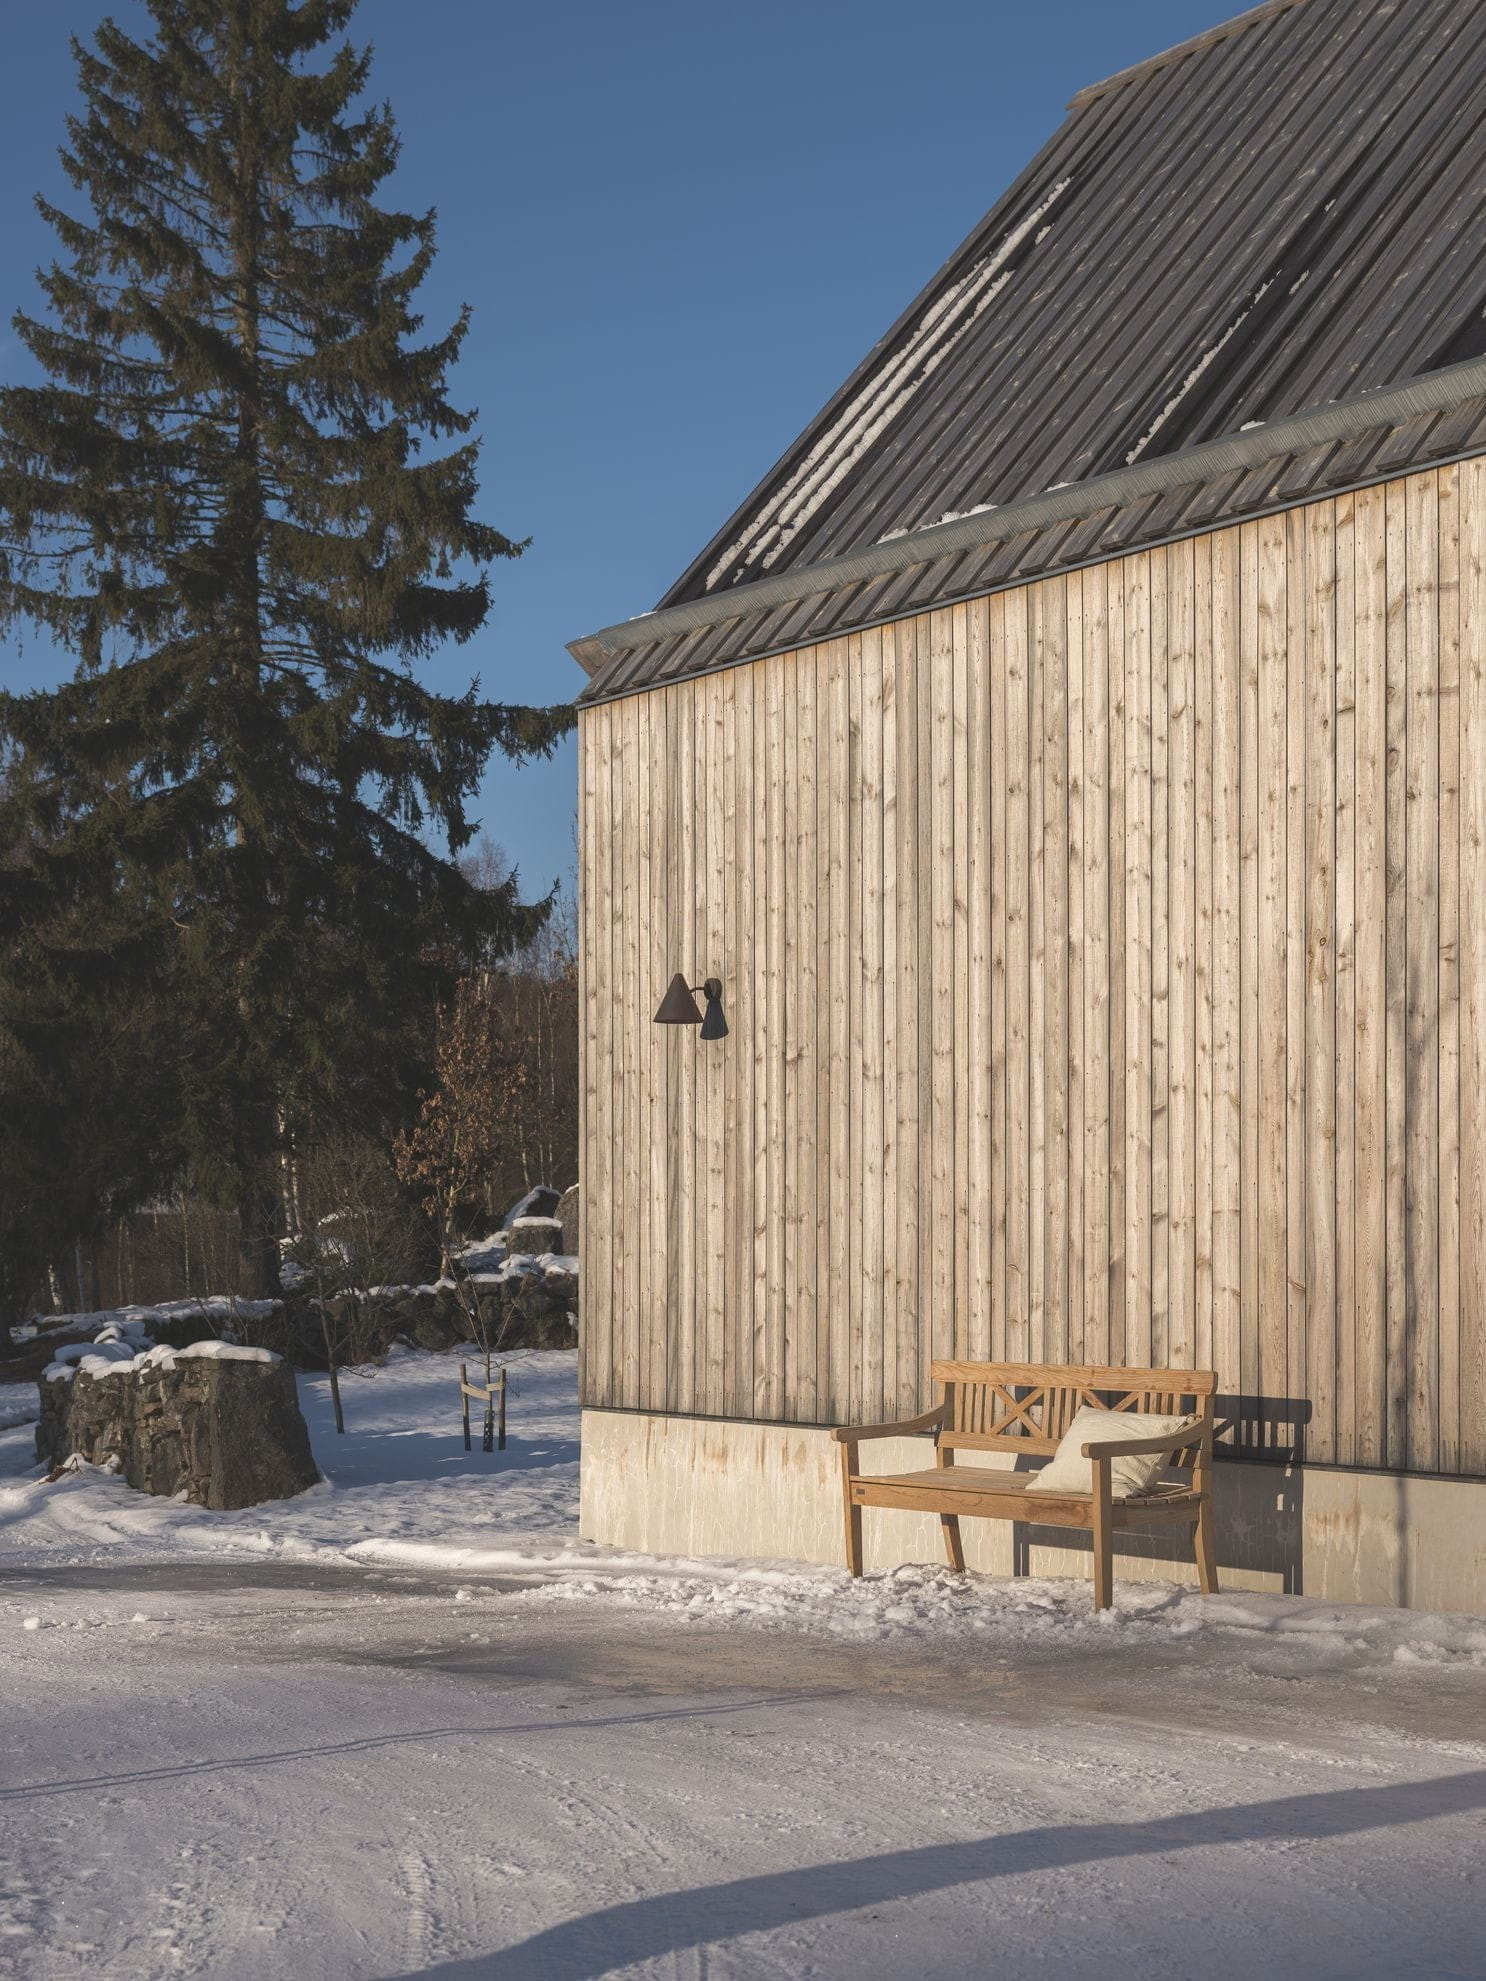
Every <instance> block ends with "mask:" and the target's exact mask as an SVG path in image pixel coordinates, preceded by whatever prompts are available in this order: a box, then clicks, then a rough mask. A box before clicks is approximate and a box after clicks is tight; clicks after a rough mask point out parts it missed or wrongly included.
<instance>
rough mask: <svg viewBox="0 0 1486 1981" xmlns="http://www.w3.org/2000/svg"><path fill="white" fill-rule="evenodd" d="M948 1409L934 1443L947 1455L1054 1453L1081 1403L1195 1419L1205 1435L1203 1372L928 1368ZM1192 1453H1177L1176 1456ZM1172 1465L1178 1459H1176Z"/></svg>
mask: <svg viewBox="0 0 1486 1981" xmlns="http://www.w3.org/2000/svg"><path fill="white" fill-rule="evenodd" d="M930 1374H931V1375H932V1377H933V1379H934V1382H935V1383H936V1384H937V1385H938V1387H939V1391H940V1395H941V1397H942V1399H943V1401H944V1403H945V1404H946V1405H947V1406H948V1407H947V1410H946V1414H945V1420H944V1428H943V1430H942V1431H941V1432H940V1433H939V1443H940V1444H941V1445H942V1446H947V1447H949V1448H950V1449H951V1450H953V1449H954V1448H956V1447H959V1448H960V1449H963V1450H969V1451H1023V1452H1027V1453H1028V1454H1029V1455H1030V1454H1040V1453H1043V1452H1051V1451H1055V1450H1056V1449H1057V1446H1058V1440H1059V1439H1060V1438H1061V1437H1062V1435H1063V1433H1064V1432H1065V1431H1066V1430H1067V1429H1068V1426H1069V1425H1070V1424H1071V1423H1072V1422H1073V1418H1074V1413H1075V1412H1076V1411H1078V1410H1080V1409H1081V1408H1082V1407H1083V1405H1084V1404H1086V1403H1087V1404H1091V1405H1093V1407H1094V1408H1095V1409H1096V1410H1133V1411H1137V1412H1139V1413H1141V1414H1145V1413H1149V1414H1151V1415H1153V1416H1160V1417H1178V1416H1194V1415H1195V1416H1198V1417H1200V1418H1201V1419H1202V1420H1203V1425H1204V1428H1205V1429H1208V1430H1210V1427H1211V1424H1212V1414H1213V1395H1214V1392H1215V1391H1216V1389H1217V1387H1218V1379H1217V1376H1216V1375H1215V1374H1214V1373H1213V1371H1212V1370H1211V1369H1096V1368H1067V1367H1063V1368H1058V1367H1054V1366H1051V1365H1048V1364H1044V1363H1038V1362H935V1363H934V1364H933V1365H932V1368H931V1370H930ZM1191 1455H1192V1454H1190V1453H1188V1452H1183V1453H1182V1454H1181V1458H1183V1459H1187V1458H1189V1457H1190V1456H1191ZM1178 1462H1180V1461H1178Z"/></svg>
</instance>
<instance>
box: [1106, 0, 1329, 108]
mask: <svg viewBox="0 0 1486 1981" xmlns="http://www.w3.org/2000/svg"><path fill="white" fill-rule="evenodd" d="M1302 5H1304V0H1263V5H1262V6H1258V7H1250V8H1249V10H1248V12H1247V13H1243V14H1235V15H1234V17H1233V19H1232V20H1231V21H1220V22H1219V23H1218V25H1217V26H1216V27H1210V28H1204V29H1203V30H1202V32H1201V33H1200V34H1193V35H1189V36H1188V37H1187V39H1186V40H1185V41H1178V42H1174V43H1173V44H1172V46H1171V47H1170V48H1163V49H1162V50H1161V51H1160V53H1159V54H1156V55H1147V56H1146V58H1145V60H1144V61H1143V62H1132V63H1131V65H1130V67H1129V68H1128V69H1116V70H1115V72H1114V74H1113V75H1112V76H1106V77H1105V78H1104V80H1103V81H1102V82H1097V83H1088V84H1086V85H1085V87H1084V88H1083V89H1081V90H1080V91H1079V92H1078V94H1077V96H1073V97H1070V98H1069V100H1068V108H1069V109H1070V110H1082V109H1083V107H1084V105H1085V104H1087V103H1093V102H1095V101H1096V100H1097V99H1098V98H1099V97H1101V96H1107V95H1108V94H1109V92H1110V91H1111V90H1115V89H1122V88H1123V87H1124V86H1125V84H1126V83H1130V82H1134V81H1135V79H1136V78H1137V76H1148V75H1150V74H1151V73H1152V72H1153V71H1154V70H1157V69H1165V68H1169V67H1170V66H1171V64H1172V63H1174V62H1180V61H1182V60H1183V59H1184V58H1185V57H1186V56H1188V55H1195V54H1196V53H1197V52H1198V50H1199V49H1203V48H1211V47H1213V46H1214V45H1215V44H1216V43H1217V42H1220V41H1230V40H1231V39H1232V38H1233V36H1234V35H1237V34H1242V33H1243V31H1244V29H1245V28H1251V27H1257V26H1258V25H1259V23H1260V22H1261V21H1267V20H1268V19H1269V18H1270V17H1271V15H1274V14H1287V13H1289V11H1290V9H1291V8H1292V7H1299V6H1302Z"/></svg>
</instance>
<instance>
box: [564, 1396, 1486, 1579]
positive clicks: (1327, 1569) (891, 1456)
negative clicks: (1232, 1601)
mask: <svg viewBox="0 0 1486 1981" xmlns="http://www.w3.org/2000/svg"><path fill="white" fill-rule="evenodd" d="M867 1449H868V1450H869V1451H870V1453H871V1466H872V1470H873V1471H881V1472H884V1473H887V1472H894V1471H913V1470H917V1469H919V1468H921V1467H923V1466H925V1465H928V1464H931V1463H932V1462H933V1460H932V1455H931V1453H932V1447H931V1445H930V1444H929V1443H928V1441H927V1440H924V1439H907V1438H905V1439H886V1440H884V1441H883V1442H882V1443H881V1444H877V1445H874V1446H870V1447H868V1448H867ZM958 1456H959V1460H960V1462H961V1463H963V1462H965V1461H966V1460H967V1459H971V1460H973V1458H974V1454H971V1453H960V1454H959V1455H958ZM984 1462H985V1463H987V1464H989V1465H995V1464H997V1463H1002V1462H1009V1461H1002V1460H1000V1459H999V1456H998V1455H996V1454H987V1455H986V1458H985V1460H984ZM1216 1481H1217V1484H1216V1504H1217V1516H1218V1563H1219V1570H1220V1574H1221V1576H1222V1579H1223V1582H1224V1583H1225V1585H1226V1586H1227V1587H1229V1588H1233V1589H1261V1590H1268V1591H1271V1592H1288V1593H1290V1594H1295V1595H1306V1596H1315V1597H1320V1598H1322V1599H1324V1600H1329V1601H1336V1602H1359V1603H1382V1604H1397V1605H1400V1606H1403V1607H1406V1608H1412V1609H1427V1610H1459V1611H1466V1612H1469V1613H1473V1614H1475V1613H1479V1614H1486V1481H1482V1480H1474V1479H1428V1478H1417V1477H1411V1476H1404V1475H1401V1474H1396V1473H1384V1472H1353V1471H1345V1470H1342V1469H1339V1468H1338V1469H1334V1468H1330V1467H1324V1468H1323V1467H1319V1466H1310V1467H1306V1466H1280V1465H1267V1464H1259V1463H1249V1462H1244V1463H1232V1464H1226V1465H1220V1466H1219V1467H1217V1469H1216ZM581 1518H582V1532H583V1535H584V1538H585V1539H587V1540H592V1541H601V1542H605V1543H608V1544H610V1545H612V1546H615V1547H622V1548H632V1549H635V1550H637V1551H640V1552H643V1553H646V1554H686V1555H744V1556H755V1557H767V1558H770V1559H775V1560H786V1561H808V1562H834V1563H839V1562H841V1560H842V1559H843V1553H842V1515H841V1475H840V1446H839V1445H837V1444H835V1443H834V1442H833V1440H832V1438H831V1436H830V1433H829V1432H828V1431H824V1430H820V1429H816V1428H811V1427H801V1426H798V1425H790V1424H750V1423H735V1422H729V1421H726V1420H722V1419H716V1418H700V1417H664V1416H650V1415H646V1414H644V1413H641V1412H630V1411H617V1410H585V1411H584V1413H583V1493H582V1516H581ZM865 1529H866V1560H867V1567H868V1568H869V1569H885V1568H891V1567H893V1566H894V1565H895V1564H897V1563H899V1562H904V1561H941V1560H943V1552H942V1542H941V1538H940V1531H939V1522H938V1520H937V1518H936V1517H935V1516H934V1515H933V1514H927V1513H901V1512H896V1511H890V1510H887V1509H883V1508H876V1507H869V1508H868V1509H867V1511H866V1516H865ZM962 1533H963V1537H964V1544H965V1559H966V1562H967V1564H968V1566H969V1567H971V1568H975V1569H981V1570H983V1571H986V1572H988V1573H993V1574H1000V1575H1006V1574H1010V1573H1011V1572H1012V1571H1013V1568H1014V1567H1020V1568H1021V1569H1022V1570H1023V1572H1026V1573H1030V1574H1033V1575H1080V1576H1084V1575H1087V1574H1088V1573H1089V1556H1088V1553H1087V1550H1086V1549H1084V1548H1082V1547H1081V1546H1080V1545H1079V1542H1080V1538H1081V1537H1080V1536H1078V1535H1077V1534H1068V1535H1064V1534H1062V1533H1060V1532H1059V1530H1057V1529H1053V1528H1023V1527H1020V1526H1019V1527H1016V1528H1013V1526H1012V1525H1011V1523H1010V1522H1006V1521H999V1520H967V1521H965V1522H964V1525H963V1528H962ZM1116 1546H1117V1549H1118V1555H1117V1562H1116V1574H1117V1575H1122V1576H1125V1577H1127V1578H1137V1577H1138V1578H1143V1579H1146V1580H1158V1581H1177V1582H1193V1583H1195V1581H1196V1573H1195V1570H1194V1569H1193V1566H1192V1561H1191V1555H1190V1552H1189V1551H1188V1549H1189V1541H1188V1536H1187V1534H1186V1531H1185V1530H1182V1531H1181V1532H1180V1533H1169V1532H1159V1531H1158V1532H1156V1533H1154V1534H1149V1535H1136V1534H1126V1535H1118V1536H1117V1537H1116Z"/></svg>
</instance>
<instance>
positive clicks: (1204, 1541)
mask: <svg viewBox="0 0 1486 1981" xmlns="http://www.w3.org/2000/svg"><path fill="white" fill-rule="evenodd" d="M1192 1540H1193V1544H1194V1547H1195V1551H1196V1555H1197V1583H1198V1586H1199V1588H1200V1589H1201V1590H1202V1593H1203V1595H1204V1596H1216V1595H1217V1593H1218V1547H1217V1536H1216V1534H1215V1532H1214V1527H1213V1503H1212V1501H1211V1500H1210V1499H1205V1500H1204V1501H1203V1502H1202V1504H1201V1506H1200V1507H1198V1509H1197V1525H1196V1526H1195V1527H1194V1528H1193V1530H1192Z"/></svg>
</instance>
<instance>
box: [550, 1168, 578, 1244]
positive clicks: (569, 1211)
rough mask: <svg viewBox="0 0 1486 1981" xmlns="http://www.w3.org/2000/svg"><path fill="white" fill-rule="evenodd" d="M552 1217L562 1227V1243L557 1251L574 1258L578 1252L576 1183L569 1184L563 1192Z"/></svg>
mask: <svg viewBox="0 0 1486 1981" xmlns="http://www.w3.org/2000/svg"><path fill="white" fill-rule="evenodd" d="M552 1215H553V1216H554V1217H555V1218H556V1219H557V1222H558V1223H559V1224H560V1225H561V1226H562V1243H561V1245H559V1246H558V1248H557V1249H558V1251H559V1252H568V1253H571V1254H572V1255H573V1256H574V1257H576V1256H577V1252H578V1185H577V1184H576V1183H573V1184H570V1185H569V1187H568V1188H567V1189H566V1190H564V1191H563V1193H562V1196H561V1197H560V1198H559V1200H558V1205H557V1209H556V1210H555V1211H554V1212H553V1213H552Z"/></svg>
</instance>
